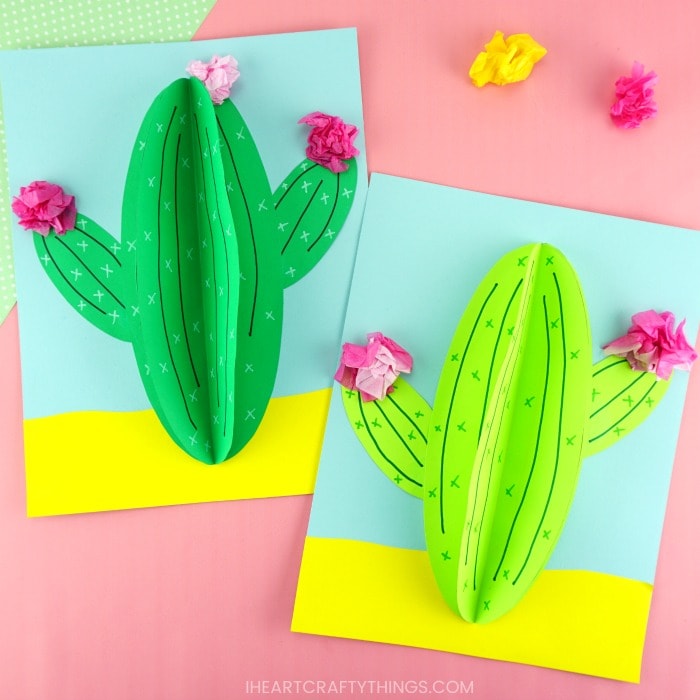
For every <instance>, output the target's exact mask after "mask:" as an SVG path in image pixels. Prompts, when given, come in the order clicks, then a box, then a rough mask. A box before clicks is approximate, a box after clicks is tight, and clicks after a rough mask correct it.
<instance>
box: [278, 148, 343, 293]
mask: <svg viewBox="0 0 700 700" xmlns="http://www.w3.org/2000/svg"><path fill="white" fill-rule="evenodd" d="M346 162H347V165H348V169H347V170H345V171H344V172H342V173H332V172H331V171H330V170H328V169H327V168H325V167H323V166H322V165H319V164H317V163H313V162H312V161H310V160H304V161H302V162H301V163H300V164H299V165H298V166H297V167H296V168H295V169H294V170H292V172H291V173H290V174H289V175H288V176H287V177H286V178H285V179H284V181H283V182H282V183H281V184H280V186H279V187H278V188H277V190H276V191H275V194H274V197H273V198H274V203H275V210H276V211H277V215H278V217H279V224H278V237H279V239H280V244H281V248H282V265H283V267H284V275H285V286H289V285H290V284H293V283H294V282H297V281H298V280H300V279H301V278H302V277H303V276H304V275H306V273H307V272H309V271H310V270H311V269H312V268H313V266H314V265H315V264H316V263H317V262H318V261H319V259H320V258H322V257H323V255H324V254H325V253H326V251H327V250H328V248H329V247H330V246H331V244H332V243H333V241H334V240H335V237H336V236H337V235H338V233H339V231H340V229H341V227H342V225H343V221H345V218H346V217H347V215H348V212H349V211H350V208H351V207H352V201H353V198H354V192H355V186H356V184H357V163H356V162H355V159H354V158H352V159H350V160H349V161H346Z"/></svg>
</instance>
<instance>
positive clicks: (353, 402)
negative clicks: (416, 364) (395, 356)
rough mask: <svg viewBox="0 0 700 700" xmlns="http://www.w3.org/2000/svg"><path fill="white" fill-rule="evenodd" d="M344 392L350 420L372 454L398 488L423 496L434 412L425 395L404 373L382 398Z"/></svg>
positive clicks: (356, 392)
mask: <svg viewBox="0 0 700 700" xmlns="http://www.w3.org/2000/svg"><path fill="white" fill-rule="evenodd" d="M342 392H343V405H344V406H345V411H346V412H347V415H348V419H349V421H350V424H351V425H352V428H353V430H354V431H355V434H356V435H357V437H358V439H359V440H360V442H361V443H362V444H363V446H364V448H365V449H366V450H367V453H368V454H369V455H370V457H372V459H373V460H374V462H375V463H376V464H377V466H378V467H379V468H380V469H381V470H382V471H383V472H384V474H386V475H387V477H388V478H389V479H391V480H392V481H393V482H394V483H395V484H396V485H397V486H398V487H399V488H401V489H403V490H404V491H405V492H406V493H408V494H410V495H411V496H416V497H417V498H422V497H423V480H424V478H425V475H424V466H425V455H426V448H427V435H428V431H429V429H430V414H431V409H430V406H429V405H428V404H427V403H426V401H425V399H423V397H422V396H420V394H418V392H417V391H416V390H415V389H414V388H413V387H412V386H411V385H410V384H409V383H408V382H406V381H405V380H404V379H403V378H401V377H399V378H398V379H397V380H396V383H395V384H394V391H393V392H392V393H391V394H387V395H386V397H384V398H383V399H380V400H376V401H362V398H361V397H360V393H359V392H358V391H351V390H350V389H343V390H342Z"/></svg>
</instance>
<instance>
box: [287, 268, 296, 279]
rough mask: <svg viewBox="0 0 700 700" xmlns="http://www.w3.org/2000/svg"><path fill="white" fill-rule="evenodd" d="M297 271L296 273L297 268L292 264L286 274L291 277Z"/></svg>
mask: <svg viewBox="0 0 700 700" xmlns="http://www.w3.org/2000/svg"><path fill="white" fill-rule="evenodd" d="M295 273H296V269H295V268H293V267H291V266H290V267H289V269H288V270H287V271H286V272H285V273H284V274H285V275H289V276H290V277H294V274H295Z"/></svg>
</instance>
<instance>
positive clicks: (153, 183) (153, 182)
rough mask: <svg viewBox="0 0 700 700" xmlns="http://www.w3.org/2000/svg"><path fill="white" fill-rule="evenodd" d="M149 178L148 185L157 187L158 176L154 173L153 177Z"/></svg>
mask: <svg viewBox="0 0 700 700" xmlns="http://www.w3.org/2000/svg"><path fill="white" fill-rule="evenodd" d="M147 180H148V186H149V187H155V186H156V176H155V175H154V176H153V177H149V178H147Z"/></svg>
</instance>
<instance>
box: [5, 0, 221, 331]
mask: <svg viewBox="0 0 700 700" xmlns="http://www.w3.org/2000/svg"><path fill="white" fill-rule="evenodd" d="M214 3H215V0H104V1H102V0H101V1H100V2H95V1H94V0H3V2H2V23H1V24H0V49H3V50H8V49H39V48H49V47H58V46H95V45H99V44H136V43H146V42H164V41H184V40H187V39H190V38H191V37H192V35H193V34H194V33H195V31H196V30H197V28H198V27H199V26H200V24H201V23H202V21H203V20H204V18H205V17H206V15H207V14H208V12H209V11H210V10H211V8H212V7H213V6H214ZM10 199H11V193H10V192H9V186H8V171H7V155H6V150H5V130H4V123H3V119H2V105H1V103H0V202H1V203H2V204H1V205H0V323H2V322H3V321H4V320H5V317H6V316H7V314H8V313H9V311H10V309H11V308H12V306H13V304H14V303H15V280H14V272H13V265H12V244H11V238H10Z"/></svg>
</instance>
